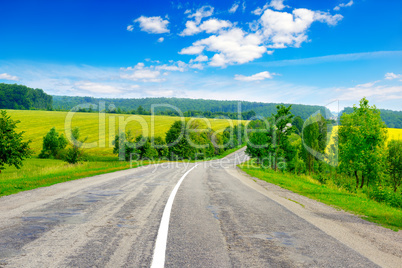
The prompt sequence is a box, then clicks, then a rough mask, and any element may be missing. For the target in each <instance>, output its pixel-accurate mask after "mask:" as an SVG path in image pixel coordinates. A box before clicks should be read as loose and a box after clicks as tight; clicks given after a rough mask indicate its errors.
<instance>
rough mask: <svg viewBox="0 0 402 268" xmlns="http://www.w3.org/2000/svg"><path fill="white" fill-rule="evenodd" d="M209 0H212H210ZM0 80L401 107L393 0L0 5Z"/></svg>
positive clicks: (401, 29) (397, 10)
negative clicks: (365, 101)
mask: <svg viewBox="0 0 402 268" xmlns="http://www.w3.org/2000/svg"><path fill="white" fill-rule="evenodd" d="M215 2H217V3H215ZM0 6H1V10H2V15H1V16H0V82H4V83H18V84H24V85H27V86H30V87H35V88H42V89H44V90H45V92H47V93H49V94H54V95H74V96H95V97H127V98H139V97H158V96H163V97H189V98H206V99H228V100H248V101H262V102H284V103H302V104H315V105H326V104H327V103H330V102H332V101H334V100H339V101H340V106H341V108H342V107H343V106H350V105H353V104H354V103H358V101H359V99H360V98H362V97H364V96H366V97H367V98H368V99H369V100H370V102H371V103H372V104H376V105H377V107H379V108H386V109H393V110H402V106H401V100H402V75H401V74H402V16H401V15H400V14H402V6H401V1H397V0H395V1H394V0H390V1H386V2H385V1H378V0H376V1H374V0H353V1H350V0H328V1H303V0H297V1H296V0H285V1H282V0H273V1H271V0H269V1H247V0H246V1H211V2H207V1H191V2H189V1H134V0H130V1H129V0H124V1H99V0H98V1H89V0H61V1H44V0H42V1H41V0H37V1H32V0H31V1H22V0H12V1H11V0H8V1H7V0H3V1H1V2H0Z"/></svg>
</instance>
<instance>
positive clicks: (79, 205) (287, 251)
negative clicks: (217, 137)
mask: <svg viewBox="0 0 402 268" xmlns="http://www.w3.org/2000/svg"><path fill="white" fill-rule="evenodd" d="M244 159H245V156H244V151H239V152H237V153H234V154H232V155H230V156H228V157H226V158H224V159H223V160H215V161H209V162H201V163H198V166H196V167H195V168H194V169H193V170H192V171H191V172H189V173H188V174H187V176H186V177H185V178H183V181H182V183H181V185H180V187H179V188H178V190H177V193H176V196H175V198H174V200H173V205H172V207H171V212H170V220H169V226H168V227H169V229H168V237H167V241H166V245H165V256H164V257H165V260H164V264H165V267H379V266H388V267H398V266H397V265H398V264H400V263H401V262H400V261H401V260H402V259H401V256H402V253H401V250H400V248H401V235H400V234H401V232H398V233H397V232H393V231H390V230H387V229H384V228H382V227H378V226H375V225H374V224H371V223H367V222H365V221H363V220H361V219H359V218H357V217H355V216H352V215H349V214H347V213H344V212H340V211H336V210H334V209H332V208H329V207H327V206H324V205H322V204H320V203H318V202H315V201H311V200H309V199H307V198H303V197H300V196H297V195H295V194H292V193H290V192H286V191H283V190H281V189H280V188H279V187H275V186H272V185H268V184H264V183H263V182H260V181H256V182H255V181H254V180H252V179H250V178H249V177H247V176H245V175H244V174H242V173H241V172H239V171H238V170H237V169H236V164H238V163H240V162H241V161H244ZM195 165H196V164H195V163H165V164H159V165H152V166H146V167H140V168H136V169H130V170H125V171H119V172H115V173H111V174H104V175H99V176H94V177H90V178H85V179H81V180H76V181H71V182H66V183H61V184H57V185H53V186H50V187H46V188H40V189H35V190H31V191H27V192H22V193H19V194H15V195H11V196H7V197H2V198H0V267H149V266H151V263H152V260H153V253H154V247H155V241H156V238H157V236H158V230H159V227H160V222H161V218H162V214H163V212H164V209H165V206H166V203H167V201H168V199H169V196H170V195H171V193H172V190H173V189H174V187H175V186H176V185H177V183H178V182H179V180H180V179H181V178H182V177H183V175H184V174H185V173H186V171H188V170H189V169H191V168H193V167H194V166H195ZM290 195H291V197H292V200H296V199H297V200H298V202H299V203H300V202H302V203H305V204H304V207H302V206H300V205H299V204H297V203H295V202H291V201H289V199H290V198H289V196H290ZM354 228H359V230H358V231H356V230H355V229H354ZM373 237H374V238H373ZM357 242H358V243H357ZM384 245H385V246H384Z"/></svg>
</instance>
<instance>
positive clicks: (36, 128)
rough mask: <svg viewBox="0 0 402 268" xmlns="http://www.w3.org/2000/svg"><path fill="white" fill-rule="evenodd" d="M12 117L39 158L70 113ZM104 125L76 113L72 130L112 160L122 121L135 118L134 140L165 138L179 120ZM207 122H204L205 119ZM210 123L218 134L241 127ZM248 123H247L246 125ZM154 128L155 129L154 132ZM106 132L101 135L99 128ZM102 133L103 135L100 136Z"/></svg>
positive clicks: (110, 117) (140, 118) (113, 119)
mask: <svg viewBox="0 0 402 268" xmlns="http://www.w3.org/2000/svg"><path fill="white" fill-rule="evenodd" d="M7 113H8V115H10V116H11V118H12V119H13V120H20V121H21V123H19V124H18V125H17V126H18V130H19V131H25V134H24V139H25V140H28V139H29V140H32V143H31V148H32V149H33V150H34V152H35V155H38V154H39V153H40V151H41V149H42V142H43V136H45V135H46V133H47V132H49V130H50V129H51V128H52V127H55V128H56V130H57V131H58V132H59V133H64V131H65V120H66V118H67V112H54V111H22V110H7ZM105 117H106V118H105V120H104V122H103V121H102V120H101V121H100V120H99V114H97V113H76V114H75V115H74V117H73V119H72V127H79V128H80V133H81V137H83V138H85V137H88V140H87V142H88V143H89V142H98V146H97V147H96V148H90V149H85V152H86V153H87V154H88V155H93V156H97V157H103V156H105V157H111V156H114V155H113V145H112V141H113V139H114V136H115V134H116V133H117V131H118V123H119V119H120V118H121V119H123V120H126V119H127V118H129V117H131V118H132V119H134V120H133V121H130V122H129V123H128V124H127V128H126V130H131V132H132V133H133V135H134V136H138V135H140V134H143V135H144V136H155V137H157V136H160V137H163V138H164V137H165V134H166V132H167V131H168V130H169V128H170V126H171V125H172V124H173V123H174V122H175V121H176V120H180V118H179V117H173V116H154V117H152V116H149V115H121V114H106V115H105ZM202 120H204V119H202ZM205 121H206V122H209V123H210V127H211V128H212V129H213V130H215V131H218V132H222V131H223V130H224V129H225V128H226V127H228V126H229V125H231V124H237V120H226V119H205ZM245 122H246V121H243V123H245ZM152 125H154V127H153V130H152ZM100 127H101V129H102V128H104V131H99V128H100ZM99 133H100V134H99Z"/></svg>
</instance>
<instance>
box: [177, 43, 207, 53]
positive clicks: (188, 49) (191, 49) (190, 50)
mask: <svg viewBox="0 0 402 268" xmlns="http://www.w3.org/2000/svg"><path fill="white" fill-rule="evenodd" d="M203 50H204V46H195V45H192V46H190V47H186V48H183V49H182V50H180V52H179V54H185V55H196V54H200V53H201V52H202V51H203Z"/></svg>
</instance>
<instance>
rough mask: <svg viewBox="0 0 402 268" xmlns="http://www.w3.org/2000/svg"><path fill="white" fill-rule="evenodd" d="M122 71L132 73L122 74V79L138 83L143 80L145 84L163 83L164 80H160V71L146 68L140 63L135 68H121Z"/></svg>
mask: <svg viewBox="0 0 402 268" xmlns="http://www.w3.org/2000/svg"><path fill="white" fill-rule="evenodd" d="M120 70H122V71H125V72H128V71H132V72H131V73H123V74H120V78H122V79H127V80H132V81H138V80H141V81H143V82H161V81H163V79H161V78H160V75H161V73H160V71H158V70H152V69H150V68H148V67H145V65H144V63H142V62H140V63H138V64H137V65H136V66H134V67H127V68H120Z"/></svg>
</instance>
